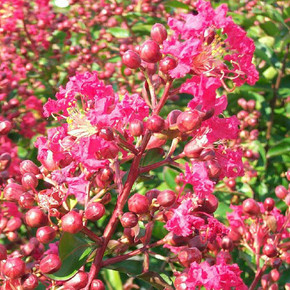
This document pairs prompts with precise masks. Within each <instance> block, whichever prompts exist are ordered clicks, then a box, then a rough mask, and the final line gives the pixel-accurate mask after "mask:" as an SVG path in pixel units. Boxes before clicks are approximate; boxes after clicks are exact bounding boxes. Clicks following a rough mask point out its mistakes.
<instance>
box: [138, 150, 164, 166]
mask: <svg viewBox="0 0 290 290" xmlns="http://www.w3.org/2000/svg"><path fill="white" fill-rule="evenodd" d="M163 155H164V150H163V149H162V148H153V149H150V150H148V151H147V152H146V153H145V156H144V157H143V159H142V160H141V165H142V166H147V165H150V164H154V163H156V162H158V161H161V160H162V159H163Z"/></svg>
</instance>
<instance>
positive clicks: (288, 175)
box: [286, 170, 290, 181]
mask: <svg viewBox="0 0 290 290" xmlns="http://www.w3.org/2000/svg"><path fill="white" fill-rule="evenodd" d="M286 177H287V180H288V181H290V170H288V171H287V172H286Z"/></svg>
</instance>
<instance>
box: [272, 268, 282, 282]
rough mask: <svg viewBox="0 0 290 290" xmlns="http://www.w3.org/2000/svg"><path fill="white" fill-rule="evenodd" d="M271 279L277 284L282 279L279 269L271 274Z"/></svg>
mask: <svg viewBox="0 0 290 290" xmlns="http://www.w3.org/2000/svg"><path fill="white" fill-rule="evenodd" d="M270 277H271V279H272V280H273V281H274V282H277V281H279V279H280V272H279V271H278V270H277V269H273V270H271V272H270Z"/></svg>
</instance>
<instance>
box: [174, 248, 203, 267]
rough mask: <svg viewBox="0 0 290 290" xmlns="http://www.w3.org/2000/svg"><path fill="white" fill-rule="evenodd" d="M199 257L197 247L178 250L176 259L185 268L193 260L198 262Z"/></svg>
mask: <svg viewBox="0 0 290 290" xmlns="http://www.w3.org/2000/svg"><path fill="white" fill-rule="evenodd" d="M201 258H202V255H201V252H200V250H199V249H197V248H189V249H185V250H181V251H179V252H178V260H179V262H180V264H181V265H182V266H184V267H186V268H188V267H189V266H190V264H191V263H193V262H197V263H200V261H201Z"/></svg>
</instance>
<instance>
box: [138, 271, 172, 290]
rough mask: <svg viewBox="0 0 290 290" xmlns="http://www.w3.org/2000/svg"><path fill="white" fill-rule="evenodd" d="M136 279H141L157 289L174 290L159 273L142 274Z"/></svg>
mask: <svg viewBox="0 0 290 290" xmlns="http://www.w3.org/2000/svg"><path fill="white" fill-rule="evenodd" d="M136 278H139V279H141V280H144V281H146V282H148V283H149V284H150V285H152V286H153V287H155V288H156V289H160V290H162V289H164V288H167V289H173V288H172V287H170V284H168V283H167V282H166V281H165V280H164V279H163V278H162V277H161V275H159V274H158V273H156V272H153V271H148V272H146V273H143V274H140V275H138V276H136ZM168 279H169V278H168Z"/></svg>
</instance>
